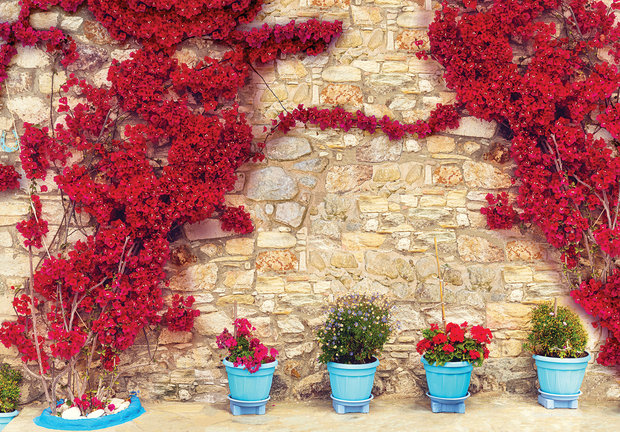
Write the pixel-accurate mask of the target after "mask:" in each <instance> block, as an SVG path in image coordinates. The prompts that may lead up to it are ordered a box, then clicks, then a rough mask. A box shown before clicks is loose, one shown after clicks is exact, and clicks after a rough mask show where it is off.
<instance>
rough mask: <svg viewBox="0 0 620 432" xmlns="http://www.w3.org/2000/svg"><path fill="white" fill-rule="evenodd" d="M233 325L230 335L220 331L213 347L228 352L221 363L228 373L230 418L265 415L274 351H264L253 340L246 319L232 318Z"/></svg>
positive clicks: (250, 327)
mask: <svg viewBox="0 0 620 432" xmlns="http://www.w3.org/2000/svg"><path fill="white" fill-rule="evenodd" d="M233 326H234V332H233V334H230V332H229V331H228V330H227V329H224V331H223V332H222V333H221V334H220V335H219V336H218V337H217V346H218V347H219V348H220V349H225V350H227V351H228V356H227V357H226V358H225V359H224V360H223V363H224V366H225V367H226V373H227V374H228V388H229V390H230V395H229V396H228V399H229V400H230V409H231V411H232V413H233V415H240V414H265V405H266V404H267V401H268V400H269V391H270V390H271V383H272V381H273V373H274V372H275V369H276V366H277V365H278V361H277V360H276V358H275V357H276V356H277V355H278V351H277V350H276V349H275V348H271V349H267V347H265V345H263V344H262V343H261V342H260V340H259V339H258V338H256V337H254V335H253V334H252V332H253V331H256V329H255V328H254V327H252V324H250V322H249V321H248V320H247V319H245V318H239V319H235V321H234V323H233Z"/></svg>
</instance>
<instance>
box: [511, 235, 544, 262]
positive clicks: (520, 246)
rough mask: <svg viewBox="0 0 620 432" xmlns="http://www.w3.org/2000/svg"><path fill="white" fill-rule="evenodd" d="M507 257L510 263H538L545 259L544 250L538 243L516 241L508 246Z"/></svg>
mask: <svg viewBox="0 0 620 432" xmlns="http://www.w3.org/2000/svg"><path fill="white" fill-rule="evenodd" d="M506 255H507V256H508V259H509V260H510V261H538V260H541V259H543V256H544V249H543V248H542V246H541V245H540V244H538V243H534V242H531V241H526V240H515V241H510V242H508V243H507V244H506Z"/></svg>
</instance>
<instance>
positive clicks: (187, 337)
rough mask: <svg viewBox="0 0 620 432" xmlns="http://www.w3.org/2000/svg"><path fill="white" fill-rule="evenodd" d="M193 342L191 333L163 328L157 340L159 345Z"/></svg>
mask: <svg viewBox="0 0 620 432" xmlns="http://www.w3.org/2000/svg"><path fill="white" fill-rule="evenodd" d="M191 340H192V332H191V331H171V330H168V329H167V328H163V329H162V331H161V333H160V334H159V338H158V339H157V343H158V344H159V345H169V344H181V343H188V342H191Z"/></svg>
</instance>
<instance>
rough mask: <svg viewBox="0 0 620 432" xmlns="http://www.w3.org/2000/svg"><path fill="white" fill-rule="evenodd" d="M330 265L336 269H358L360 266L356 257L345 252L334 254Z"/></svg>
mask: <svg viewBox="0 0 620 432" xmlns="http://www.w3.org/2000/svg"><path fill="white" fill-rule="evenodd" d="M329 263H330V264H331V265H333V266H334V267H336V268H357V266H358V264H357V260H356V259H355V256H354V255H353V254H352V253H349V252H344V251H336V252H334V253H333V254H332V257H331V260H330V261H329Z"/></svg>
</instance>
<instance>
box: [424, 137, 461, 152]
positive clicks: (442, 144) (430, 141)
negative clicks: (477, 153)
mask: <svg viewBox="0 0 620 432" xmlns="http://www.w3.org/2000/svg"><path fill="white" fill-rule="evenodd" d="M426 148H427V149H428V151H429V152H430V153H451V152H453V151H454V149H455V148H456V144H455V143H454V138H451V137H447V136H441V135H431V136H429V137H427V138H426Z"/></svg>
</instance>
